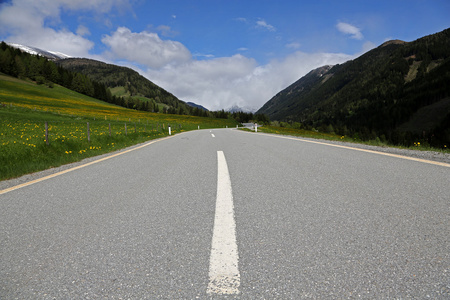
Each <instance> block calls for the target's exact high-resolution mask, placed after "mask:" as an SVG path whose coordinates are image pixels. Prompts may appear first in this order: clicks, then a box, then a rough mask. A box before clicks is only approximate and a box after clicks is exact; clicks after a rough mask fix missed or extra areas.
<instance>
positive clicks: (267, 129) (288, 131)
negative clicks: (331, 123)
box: [258, 125, 450, 153]
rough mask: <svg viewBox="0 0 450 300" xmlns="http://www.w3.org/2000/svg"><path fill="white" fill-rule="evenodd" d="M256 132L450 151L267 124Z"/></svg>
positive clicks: (448, 151)
mask: <svg viewBox="0 0 450 300" xmlns="http://www.w3.org/2000/svg"><path fill="white" fill-rule="evenodd" d="M258 132H264V133H270V134H281V135H291V136H299V137H305V138H313V139H322V140H330V141H343V142H348V143H358V144H365V145H371V146H380V147H394V148H402V149H412V150H421V151H434V152H441V153H450V149H438V148H432V147H429V146H425V145H423V144H421V143H420V142H416V143H414V146H412V147H402V146H392V145H389V144H387V143H384V142H382V141H380V140H379V139H376V140H370V141H361V140H359V139H358V140H355V139H353V138H351V137H347V136H341V135H337V134H331V133H322V132H317V131H311V130H304V129H294V128H287V127H278V126H271V125H268V126H266V125H265V126H262V127H258Z"/></svg>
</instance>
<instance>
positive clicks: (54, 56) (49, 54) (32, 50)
mask: <svg viewBox="0 0 450 300" xmlns="http://www.w3.org/2000/svg"><path fill="white" fill-rule="evenodd" d="M8 45H9V46H11V47H14V48H16V49H19V50H21V51H23V52H26V53H29V54H31V55H40V56H43V57H45V58H47V59H49V60H53V61H56V60H59V59H65V58H71V56H69V55H67V54H64V53H61V52H56V51H47V50H42V49H39V48H36V47H31V46H25V45H21V44H15V43H8Z"/></svg>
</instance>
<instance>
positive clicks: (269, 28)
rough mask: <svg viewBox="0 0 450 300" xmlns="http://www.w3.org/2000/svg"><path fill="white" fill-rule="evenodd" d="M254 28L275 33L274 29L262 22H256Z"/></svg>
mask: <svg viewBox="0 0 450 300" xmlns="http://www.w3.org/2000/svg"><path fill="white" fill-rule="evenodd" d="M256 27H259V28H264V29H267V30H268V31H276V29H275V27H273V26H272V25H270V24H267V23H266V21H264V20H258V21H256Z"/></svg>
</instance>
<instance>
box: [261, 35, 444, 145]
mask: <svg viewBox="0 0 450 300" xmlns="http://www.w3.org/2000/svg"><path fill="white" fill-rule="evenodd" d="M449 45H450V29H446V30H444V31H442V32H439V33H436V34H433V35H429V36H426V37H423V38H421V39H418V40H416V41H413V42H409V43H407V42H403V41H398V40H396V41H389V42H386V43H384V44H382V45H381V46H379V47H378V48H376V49H373V50H371V51H369V52H367V53H365V54H364V55H362V56H360V57H359V58H357V59H354V60H351V61H348V62H346V63H344V64H341V65H336V66H333V67H328V66H326V67H322V68H319V69H316V70H313V71H312V72H310V73H309V74H307V75H306V76H304V77H303V78H301V79H300V80H298V81H297V82H295V83H294V84H292V85H291V86H289V87H288V88H286V89H285V90H283V91H281V92H280V93H278V94H277V95H275V96H274V97H273V98H272V99H270V100H269V101H268V102H267V103H266V104H265V105H264V106H263V107H262V108H260V109H259V110H258V111H257V113H263V114H267V115H269V117H270V119H271V120H278V121H287V122H300V123H301V124H302V125H303V126H304V127H306V128H315V129H319V130H321V131H328V132H331V131H332V132H336V133H338V134H342V135H352V136H354V137H355V138H360V139H363V140H368V139H376V138H377V137H378V138H380V139H382V140H383V139H384V140H387V141H389V142H391V143H394V144H404V145H411V144H413V143H414V142H415V141H418V140H422V141H424V142H427V143H429V144H430V145H432V146H437V147H444V145H445V146H447V147H448V146H449V145H450V100H449V98H450V84H449V82H450V47H449ZM425 119H426V120H425Z"/></svg>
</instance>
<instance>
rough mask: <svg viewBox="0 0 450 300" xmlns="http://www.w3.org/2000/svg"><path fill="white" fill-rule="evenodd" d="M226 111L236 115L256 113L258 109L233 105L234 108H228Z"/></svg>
mask: <svg viewBox="0 0 450 300" xmlns="http://www.w3.org/2000/svg"><path fill="white" fill-rule="evenodd" d="M226 111H228V112H230V113H236V112H244V113H254V112H255V111H256V109H254V108H251V107H248V106H244V107H239V106H237V105H233V106H232V107H230V108H228V109H227V110H226Z"/></svg>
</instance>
